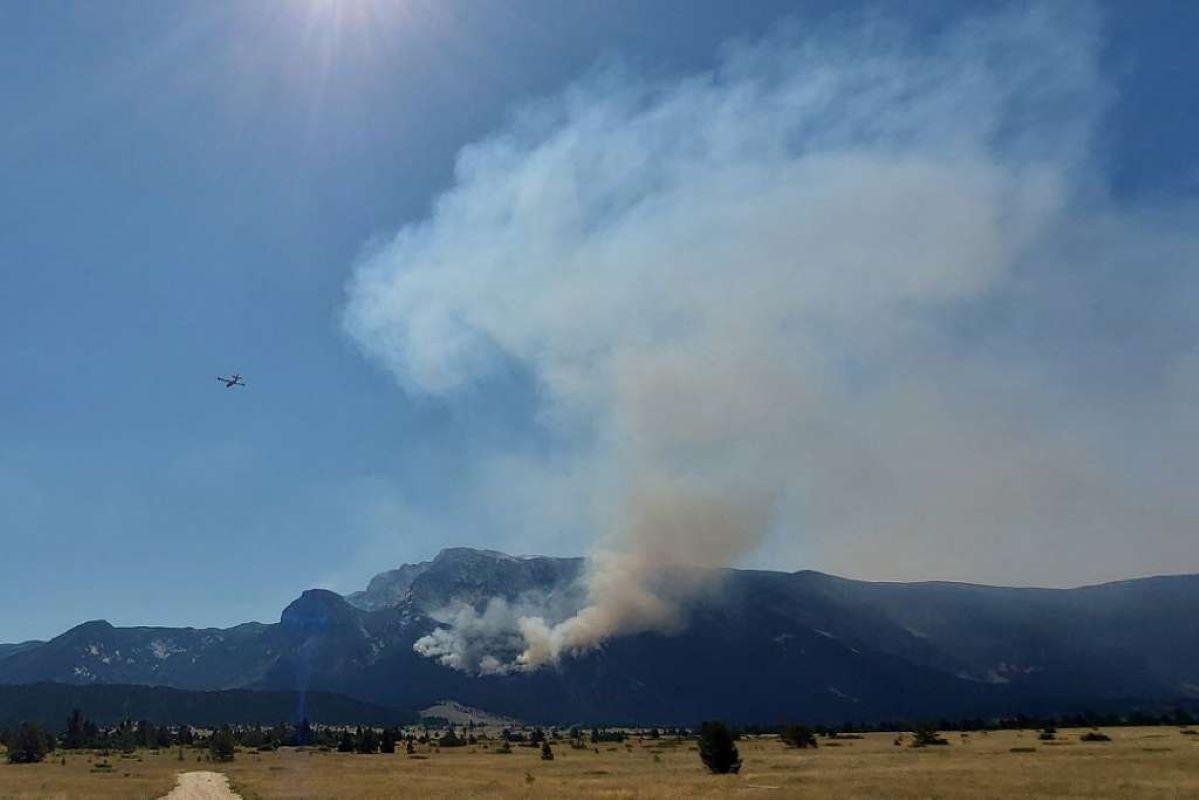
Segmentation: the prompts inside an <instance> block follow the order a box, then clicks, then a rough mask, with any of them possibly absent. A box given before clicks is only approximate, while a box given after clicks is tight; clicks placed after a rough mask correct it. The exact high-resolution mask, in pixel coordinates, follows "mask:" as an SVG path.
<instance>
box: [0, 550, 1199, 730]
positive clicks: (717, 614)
mask: <svg viewBox="0 0 1199 800" xmlns="http://www.w3.org/2000/svg"><path fill="white" fill-rule="evenodd" d="M583 569H584V562H583V561H582V560H581V559H554V558H543V557H530V558H514V557H512V556H507V555H504V554H502V553H494V552H490V551H479V550H469V549H466V548H455V549H452V550H446V551H443V552H442V553H441V554H439V555H438V556H437V557H436V558H435V559H433V560H432V561H429V562H424V563H421V564H415V565H405V566H403V567H400V568H399V569H397V570H392V571H390V572H387V573H383V574H381V575H379V576H376V578H375V579H373V580H372V581H371V583H370V586H368V588H367V589H366V590H365V591H364V592H358V593H355V594H353V595H350V596H348V597H344V598H343V597H342V596H340V595H338V594H336V593H334V592H329V591H325V590H311V591H307V592H304V593H303V594H302V595H301V596H300V597H299V598H298V599H297V600H296V601H294V602H293V603H292V604H291V605H289V606H288V607H287V608H286V609H284V611H283V613H282V615H281V617H280V621H279V622H278V623H276V624H272V625H262V624H257V623H250V624H247V625H241V626H237V627H235V628H230V629H227V630H217V629H203V630H196V629H171V628H114V627H113V626H111V625H108V624H107V623H104V622H91V623H85V624H84V625H81V626H78V627H76V628H73V629H72V630H70V631H67V632H66V633H64V634H62V635H61V636H59V637H56V638H54V639H52V640H51V641H49V642H45V643H41V644H35V645H33V646H29V647H25V648H24V649H21V650H20V651H9V653H8V655H7V656H6V657H5V656H0V683H18V682H20V683H26V682H33V681H41V680H56V681H62V682H69V683H80V684H83V683H145V684H161V685H166V686H174V687H180V688H188V689H218V688H219V689H228V688H238V687H251V688H261V689H286V690H295V689H301V690H314V689H319V690H326V691H331V692H339V693H344V694H347V695H350V696H353V697H356V698H360V699H362V700H366V701H370V702H375V703H381V704H385V705H389V706H399V707H404V708H421V707H424V706H426V705H429V704H431V703H433V702H436V701H438V700H441V699H444V698H453V699H456V700H459V701H461V702H464V703H467V704H469V705H472V706H477V707H480V708H486V709H488V710H490V711H495V712H499V713H504V714H509V715H512V716H516V717H522V718H525V719H532V720H538V721H558V722H563V721H584V720H586V721H595V720H627V721H646V722H662V723H670V722H683V723H685V722H693V721H695V720H696V719H699V718H701V717H705V716H721V717H725V718H728V719H733V720H741V721H747V722H749V721H758V722H774V721H780V720H783V719H789V718H790V719H793V718H803V719H808V720H828V721H841V720H847V719H863V720H865V719H879V718H884V717H904V716H909V717H910V716H946V715H993V714H998V713H1009V712H1015V711H1045V712H1048V711H1069V710H1079V709H1082V708H1084V707H1088V706H1089V707H1092V708H1096V709H1098V708H1105V707H1106V708H1111V707H1115V706H1119V705H1120V704H1124V705H1127V704H1128V703H1130V702H1133V701H1138V702H1171V701H1174V700H1176V699H1180V698H1195V697H1199V626H1195V625H1194V624H1193V620H1194V619H1195V618H1196V612H1199V576H1175V577H1161V578H1146V579H1140V580H1132V581H1122V582H1118V583H1110V584H1104V585H1100V586H1091V587H1082V588H1078V589H1009V588H1000V587H987V586H973V585H967V584H955V583H914V584H898V583H871V582H865V581H855V580H847V579H844V578H837V577H834V576H830V575H824V574H821V573H817V572H797V573H782V572H769V571H754V570H725V571H722V572H721V573H720V574H719V576H718V579H717V580H714V581H713V582H712V585H711V588H710V591H708V592H707V593H706V594H704V595H703V596H702V597H700V598H698V599H697V600H696V601H695V602H694V603H693V604H692V607H691V608H690V609H689V612H688V613H689V619H688V622H687V624H686V625H685V627H684V628H683V629H682V630H681V631H679V632H677V633H675V634H672V635H665V634H656V633H646V634H639V635H635V636H625V637H619V638H616V639H614V640H612V641H610V642H608V643H607V644H606V645H605V646H604V647H602V648H600V649H599V650H596V651H594V652H591V653H588V654H585V655H583V656H580V657H578V658H570V659H566V660H564V661H563V662H562V663H561V664H560V665H559V666H558V667H556V668H550V669H543V670H540V671H538V672H535V673H531V674H514V675H508V676H487V677H475V676H470V675H466V674H464V673H461V672H457V671H455V670H452V669H448V668H446V667H443V666H440V665H439V664H437V663H435V662H433V661H431V660H429V659H426V658H423V657H421V656H419V655H417V654H416V653H415V652H413V649H412V646H413V643H414V642H415V641H416V640H417V639H418V638H420V637H421V636H423V635H425V634H427V633H428V632H429V631H431V630H433V629H434V628H435V627H437V626H438V625H439V623H438V622H437V621H436V619H435V616H437V615H438V612H439V610H440V609H442V608H443V607H445V606H447V605H449V604H451V603H454V602H464V603H470V604H473V605H475V606H476V607H481V606H482V604H483V603H485V602H486V600H487V599H489V598H491V597H495V596H500V597H505V598H507V599H509V600H516V599H518V598H521V597H530V596H534V597H536V598H537V599H538V601H539V602H542V603H549V604H551V605H556V606H558V607H560V608H561V607H577V605H578V604H579V603H580V602H582V596H581V593H580V590H579V587H578V582H577V580H576V578H578V576H579V575H580V574H581V572H582V570H583Z"/></svg>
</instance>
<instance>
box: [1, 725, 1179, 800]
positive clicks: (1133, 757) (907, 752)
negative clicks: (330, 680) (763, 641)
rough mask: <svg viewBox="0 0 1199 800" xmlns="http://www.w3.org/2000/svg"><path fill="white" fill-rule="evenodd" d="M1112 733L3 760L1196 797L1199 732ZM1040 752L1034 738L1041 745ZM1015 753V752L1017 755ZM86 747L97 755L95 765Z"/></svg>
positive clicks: (247, 773) (377, 793)
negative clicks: (730, 770)
mask: <svg viewBox="0 0 1199 800" xmlns="http://www.w3.org/2000/svg"><path fill="white" fill-rule="evenodd" d="M1105 732H1106V733H1108V734H1109V735H1110V736H1111V737H1112V741H1111V742H1095V743H1090V742H1082V741H1079V735H1080V734H1082V733H1084V731H1081V730H1063V731H1060V732H1059V734H1058V741H1056V742H1052V743H1051V742H1042V741H1039V740H1038V739H1037V734H1036V732H1035V731H1022V732H1018V731H1002V732H993V733H973V734H970V735H969V736H966V737H962V736H960V735H958V734H949V735H948V736H947V738H948V739H949V741H950V744H949V745H948V746H945V747H928V748H921V749H914V748H911V747H908V746H907V743H908V742H909V741H910V737H909V736H905V737H903V744H902V745H900V746H896V745H895V744H894V741H895V738H896V737H895V734H885V733H873V734H867V735H866V736H865V738H862V739H846V740H837V741H833V742H829V741H826V740H823V739H822V740H821V746H820V748H819V749H817V750H815V751H812V750H792V749H788V748H786V747H784V746H783V745H782V743H780V742H779V741H778V740H777V739H775V738H771V737H764V738H754V739H748V740H742V741H741V742H739V747H740V749H741V755H742V758H743V760H744V767H743V768H742V771H741V774H740V775H736V776H715V775H709V774H707V772H705V771H704V769H703V768H702V766H701V765H700V762H699V758H698V755H697V754H696V752H695V750H694V749H693V747H694V745H693V743H691V742H687V741H684V742H681V743H678V744H672V743H671V742H670V740H665V739H663V740H659V741H658V742H651V741H650V740H645V741H642V742H638V741H635V740H634V741H631V742H629V743H628V746H626V745H614V744H606V745H600V746H599V752H598V753H596V752H594V751H592V750H591V749H587V750H572V749H571V748H570V747H569V746H568V745H566V744H565V743H562V744H559V745H557V746H556V747H555V748H554V750H555V754H556V756H557V757H556V758H555V759H554V760H553V761H542V760H541V758H540V756H539V752H538V751H537V750H536V749H532V748H524V747H516V748H513V752H512V753H511V754H510V755H501V754H498V753H495V752H493V751H492V750H486V749H482V748H472V747H463V748H453V749H450V748H445V749H442V750H441V751H440V752H435V751H433V750H431V749H430V748H428V747H420V748H418V753H417V755H418V756H423V757H416V758H414V757H410V756H406V755H404V754H403V753H398V754H395V755H373V756H363V755H350V754H341V753H333V752H320V751H316V750H293V749H287V748H285V749H282V750H279V751H277V752H273V753H252V752H242V753H239V754H238V756H237V759H236V760H235V761H234V762H233V763H231V764H210V763H208V762H202V763H198V762H197V760H196V759H197V757H198V756H199V755H200V754H199V752H198V751H186V755H185V761H183V762H180V761H179V760H178V751H177V750H176V751H162V752H160V753H153V752H150V751H142V752H139V753H138V754H137V755H136V756H134V757H133V758H128V757H126V758H120V757H116V756H113V757H110V758H109V759H108V760H109V762H110V763H111V764H112V765H113V768H112V771H111V772H105V773H101V772H94V771H92V770H93V768H94V764H95V762H96V761H98V760H100V759H99V757H98V756H89V755H88V754H74V755H67V756H66V762H67V763H66V764H65V765H64V764H62V763H61V759H62V754H61V753H58V754H55V755H54V757H52V758H51V759H50V760H47V761H46V762H44V763H42V764H35V765H9V764H0V799H3V800H8V798H21V799H22V800H24V799H25V798H97V799H99V800H104V799H105V798H156V797H159V796H161V795H163V794H165V793H166V792H167V791H169V790H170V788H171V787H172V786H173V785H174V782H175V774H176V773H177V772H180V771H186V770H197V769H213V770H219V771H222V772H224V773H225V774H227V775H228V776H229V778H230V780H231V782H232V784H233V786H234V788H235V789H237V790H238V791H239V792H240V793H241V794H242V796H243V797H244V798H245V800H268V799H272V800H273V799H274V798H286V799H287V800H299V799H300V798H311V799H312V800H316V798H320V799H321V800H325V799H326V798H330V799H332V798H345V800H350V799H351V798H353V799H354V800H358V799H359V798H395V797H438V798H460V797H473V798H518V797H519V798H559V797H572V798H576V797H582V798H692V797H739V796H751V797H804V798H817V799H818V800H824V799H825V798H828V799H829V800H832V798H837V800H844V798H913V799H914V798H979V799H982V798H988V799H989V798H994V799H995V800H1000V798H1003V800H1007V798H1012V797H1045V798H1048V797H1053V798H1080V799H1081V798H1161V800H1182V799H1184V798H1199V736H1186V735H1182V734H1181V733H1180V731H1179V730H1178V729H1177V728H1165V727H1159V728H1111V729H1107V730H1106V731H1105ZM1029 748H1033V749H1032V750H1031V751H1030V750H1029ZM1013 749H1015V751H1013ZM89 757H90V759H91V761H90V762H89Z"/></svg>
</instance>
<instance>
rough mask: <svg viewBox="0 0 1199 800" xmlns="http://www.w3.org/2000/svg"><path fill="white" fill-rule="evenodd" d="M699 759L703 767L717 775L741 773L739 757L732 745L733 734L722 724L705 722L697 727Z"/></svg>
mask: <svg viewBox="0 0 1199 800" xmlns="http://www.w3.org/2000/svg"><path fill="white" fill-rule="evenodd" d="M699 757H700V760H702V761H703V762H704V766H705V767H707V768H708V769H709V770H711V771H712V772H714V773H716V774H718V775H724V774H727V773H730V772H732V773H737V772H740V771H741V755H740V754H739V753H738V752H737V745H735V744H733V734H732V732H730V731H729V729H728V726H726V725H725V724H724V723H723V722H705V723H703V724H702V725H700V726H699Z"/></svg>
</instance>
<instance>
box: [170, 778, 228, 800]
mask: <svg viewBox="0 0 1199 800" xmlns="http://www.w3.org/2000/svg"><path fill="white" fill-rule="evenodd" d="M161 800H241V795H239V794H235V793H234V791H233V790H232V789H230V788H229V779H228V778H226V777H225V776H224V775H222V774H221V773H219V772H181V773H179V783H178V784H176V785H175V788H174V789H172V790H171V791H170V793H169V794H166V795H163V796H162V798H161Z"/></svg>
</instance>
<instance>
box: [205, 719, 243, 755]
mask: <svg viewBox="0 0 1199 800" xmlns="http://www.w3.org/2000/svg"><path fill="white" fill-rule="evenodd" d="M236 752H237V747H236V742H235V741H234V738H233V729H232V728H230V727H229V726H228V725H224V726H222V727H221V728H219V729H218V730H215V731H213V732H212V736H211V737H210V738H209V740H208V753H209V755H211V756H212V760H213V761H232V760H233V756H234V753H236Z"/></svg>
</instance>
